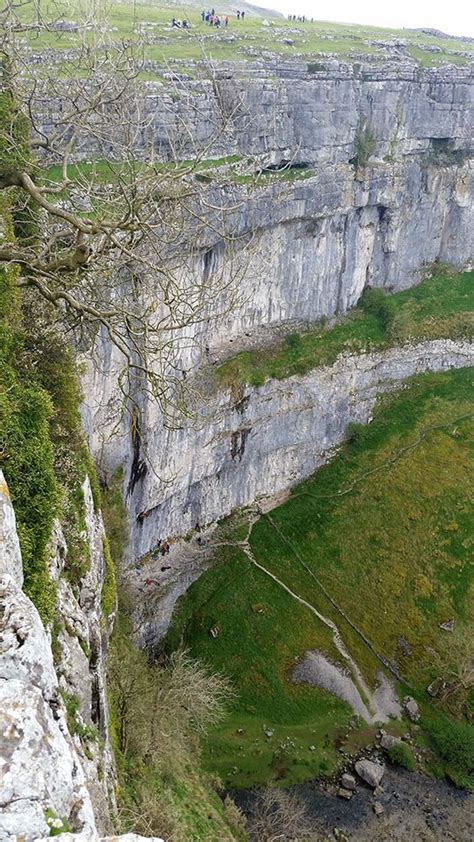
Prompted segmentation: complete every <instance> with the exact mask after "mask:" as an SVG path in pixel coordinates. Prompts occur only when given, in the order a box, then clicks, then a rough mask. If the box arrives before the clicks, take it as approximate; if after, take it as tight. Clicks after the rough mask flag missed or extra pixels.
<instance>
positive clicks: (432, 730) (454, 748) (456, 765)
mask: <svg viewBox="0 0 474 842" xmlns="http://www.w3.org/2000/svg"><path fill="white" fill-rule="evenodd" d="M429 734H430V737H431V742H432V744H433V748H434V749H435V750H436V752H437V753H438V754H439V756H440V757H441V758H442V759H443V760H444V762H445V764H446V774H447V775H448V777H449V778H451V780H452V781H454V783H456V784H458V786H464V787H466V788H468V789H474V726H472V725H469V724H468V723H466V722H453V721H451V720H449V719H438V720H436V722H434V723H432V724H431V725H430V726H429Z"/></svg>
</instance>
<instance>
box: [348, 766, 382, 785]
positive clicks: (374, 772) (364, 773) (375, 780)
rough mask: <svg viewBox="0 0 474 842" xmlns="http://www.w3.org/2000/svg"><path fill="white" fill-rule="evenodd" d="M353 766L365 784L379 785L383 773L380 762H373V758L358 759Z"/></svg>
mask: <svg viewBox="0 0 474 842" xmlns="http://www.w3.org/2000/svg"><path fill="white" fill-rule="evenodd" d="M354 768H355V770H356V772H357V774H358V775H359V778H362V780H363V781H365V782H366V784H369V786H371V787H374V788H375V787H376V786H379V785H380V783H381V781H382V778H383V776H384V774H385V766H383V765H382V764H381V763H374V761H373V760H358V761H357V762H356V763H355V764H354Z"/></svg>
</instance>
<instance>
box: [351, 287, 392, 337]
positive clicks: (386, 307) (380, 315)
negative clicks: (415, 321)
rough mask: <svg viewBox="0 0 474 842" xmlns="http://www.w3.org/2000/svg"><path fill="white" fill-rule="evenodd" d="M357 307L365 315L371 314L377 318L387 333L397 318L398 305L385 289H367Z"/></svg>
mask: <svg viewBox="0 0 474 842" xmlns="http://www.w3.org/2000/svg"><path fill="white" fill-rule="evenodd" d="M357 306H358V307H360V308H361V310H363V311H364V313H371V314H372V315H374V316H376V317H377V319H378V320H379V321H380V323H381V325H382V327H383V329H384V330H385V331H387V330H388V329H389V327H390V325H391V323H392V321H393V319H394V317H395V312H396V304H395V302H394V300H393V298H390V297H389V296H388V295H387V293H386V292H385V290H383V289H379V288H371V287H366V289H364V291H363V293H362V295H361V297H360V298H359V301H358V302H357Z"/></svg>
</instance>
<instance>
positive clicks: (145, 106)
mask: <svg viewBox="0 0 474 842" xmlns="http://www.w3.org/2000/svg"><path fill="white" fill-rule="evenodd" d="M97 7H98V4H93V8H94V14H93V13H92V12H88V13H87V14H86V15H85V18H84V19H83V21H82V22H81V23H80V25H79V24H78V25H77V27H75V32H74V39H75V40H74V47H73V48H72V49H70V50H69V51H68V55H67V62H68V63H67V68H66V65H65V64H64V63H63V64H62V65H61V64H59V65H58V62H57V60H55V59H54V60H53V58H51V57H48V56H47V57H46V59H45V61H44V63H41V62H40V63H39V64H38V63H36V64H35V62H36V60H37V58H38V56H37V54H35V53H34V52H32V50H31V38H32V37H33V35H34V34H36V33H39V34H41V33H45V32H48V33H51V32H54V33H55V34H56V35H58V37H59V35H60V34H61V29H60V23H61V20H60V15H59V13H58V14H57V15H56V17H55V16H54V15H52V16H50V18H49V20H48V21H45V20H44V19H43V18H42V16H41V7H40V4H39V3H38V2H34V0H31V2H30V1H29V0H25V1H23V0H19V2H14V0H3V5H2V7H1V10H0V33H1V34H0V73H1V84H2V92H1V94H0V96H1V97H2V109H1V113H2V118H1V122H0V191H1V192H3V193H4V194H6V195H8V197H9V201H10V204H11V207H12V211H13V217H14V220H15V226H14V230H15V236H9V237H8V236H7V237H6V236H4V237H3V238H0V265H14V266H15V267H16V272H17V283H18V286H19V287H21V288H22V289H29V290H31V291H33V293H34V294H36V295H39V296H41V298H42V299H43V300H45V301H47V302H48V303H49V304H50V305H52V306H53V307H54V308H55V309H56V311H57V315H58V318H59V319H60V320H61V321H62V322H63V324H64V325H65V326H66V327H67V329H71V330H74V331H75V333H76V334H77V335H78V336H79V337H82V341H84V342H89V343H92V344H93V340H94V338H95V337H96V335H97V331H98V330H100V331H104V332H105V335H106V336H107V338H108V340H110V342H111V343H112V345H113V346H114V348H115V349H116V351H117V352H118V356H119V359H120V361H121V362H120V366H119V368H120V370H119V372H118V385H119V388H120V389H121V390H122V393H123V395H124V396H125V397H126V398H130V397H131V396H132V395H133V393H134V392H136V389H137V388H138V387H139V388H141V389H145V390H147V391H148V392H149V393H150V394H151V395H152V396H153V398H155V399H156V400H158V401H159V402H160V404H161V406H162V409H163V411H164V413H165V415H167V416H168V417H169V418H171V416H172V415H173V413H174V412H175V409H176V407H178V409H179V410H180V411H183V409H184V407H183V404H182V402H180V394H181V391H180V390H181V386H182V384H183V379H185V377H186V374H187V369H186V366H187V365H189V362H186V360H187V361H189V360H190V359H191V358H192V355H190V354H189V353H187V351H188V350H189V346H191V345H193V343H195V342H196V337H197V336H198V335H199V334H200V333H201V332H202V330H201V328H202V329H203V330H204V327H206V326H207V325H209V324H210V323H212V322H213V321H215V320H218V319H222V318H223V317H224V316H225V315H226V314H227V313H228V312H229V311H230V310H232V308H233V307H234V306H235V302H236V301H237V300H238V298H239V297H241V291H240V290H241V283H240V282H241V280H242V279H243V277H245V275H246V273H247V272H248V269H249V264H250V261H251V260H252V258H253V256H254V254H255V237H254V235H253V234H252V233H251V232H249V231H248V230H243V229H242V222H241V214H240V213H239V211H240V210H241V207H242V203H243V202H244V201H245V197H246V196H248V191H249V189H251V188H252V180H253V174H255V170H254V169H252V167H250V169H249V168H248V166H249V165H247V164H242V165H241V172H242V173H244V175H245V173H247V175H246V176H245V178H244V179H240V182H241V183H239V184H236V179H235V172H234V170H233V169H232V167H230V166H229V165H228V164H227V163H226V161H223V162H222V161H220V162H219V161H217V162H214V164H213V165H212V167H211V177H210V176H209V167H208V163H206V162H209V159H211V157H212V156H213V155H214V150H215V149H218V148H223V147H222V142H223V138H224V137H225V136H226V133H228V131H229V127H230V126H231V125H232V121H233V119H234V118H235V117H236V115H237V114H238V113H239V110H240V109H241V103H240V102H239V101H238V99H236V100H232V98H231V99H229V98H227V99H226V98H225V97H224V96H223V95H222V92H221V91H220V88H219V84H218V81H217V80H216V79H215V78H214V77H213V70H212V67H209V66H207V68H206V71H205V72H206V75H207V83H206V84H211V85H213V89H214V92H215V93H216V96H215V97H214V101H215V102H217V103H218V104H219V107H218V109H217V113H215V114H214V113H213V115H209V113H206V114H204V115H203V114H200V113H194V114H193V110H194V111H195V112H198V111H199V109H202V108H203V107H205V106H203V105H202V103H201V104H200V103H199V101H198V100H199V98H196V97H194V100H196V101H197V104H194V103H193V96H190V95H189V93H188V92H186V90H185V89H184V88H183V87H182V85H181V83H180V81H179V79H178V78H175V79H173V78H170V79H169V80H168V87H167V89H166V91H165V93H164V94H162V95H161V96H160V97H159V98H158V99H157V98H156V97H154V98H153V97H152V100H153V107H154V109H156V107H157V102H158V103H159V105H158V107H160V108H161V109H164V110H165V111H166V110H168V111H169V115H170V120H169V123H170V126H171V128H170V131H169V132H168V134H167V136H166V137H165V138H163V137H161V138H160V139H159V142H158V140H157V138H156V136H155V132H154V119H155V116H156V115H155V111H154V110H153V108H151V109H150V103H149V100H150V94H149V88H148V87H147V85H146V83H145V82H144V81H143V80H142V79H141V73H142V71H143V68H144V63H143V50H142V46H143V45H142V44H141V42H140V39H138V38H134V39H131V40H129V41H127V42H125V41H118V40H114V38H113V33H111V32H110V31H109V30H108V28H107V26H105V25H104V19H103V18H102V17H101V16H99V17H98V16H97ZM49 8H50V7H49ZM28 39H30V40H28ZM46 52H47V51H46ZM66 74H67V75H66ZM169 75H170V76H172V74H169ZM175 99H178V100H179V101H180V102H181V101H182V102H183V108H182V116H180V109H179V108H177V107H176V103H175V102H174V101H173V100H175ZM240 116H241V115H240ZM210 117H212V119H210ZM204 118H205V120H206V121H207V124H209V122H211V123H212V125H211V126H209V129H208V132H207V134H206V137H205V138H204V139H199V140H198V139H197V137H196V133H195V126H196V125H197V124H198V123H199V122H200V121H201V122H202V121H203V120H204ZM162 122H163V121H162ZM164 122H165V123H166V120H165V121H164ZM245 166H246V167H247V169H246V170H245V169H242V167H245ZM242 181H244V182H245V183H244V184H242ZM183 360H185V362H184V363H183Z"/></svg>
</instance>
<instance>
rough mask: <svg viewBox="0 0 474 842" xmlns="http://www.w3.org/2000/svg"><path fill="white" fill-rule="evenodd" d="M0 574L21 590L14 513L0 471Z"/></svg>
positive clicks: (20, 565)
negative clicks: (6, 576) (13, 582)
mask: <svg viewBox="0 0 474 842" xmlns="http://www.w3.org/2000/svg"><path fill="white" fill-rule="evenodd" d="M0 535H1V536H2V540H1V541H0V572H1V574H2V575H9V576H11V577H12V579H13V580H14V581H15V583H16V584H17V585H19V587H20V588H21V586H22V584H23V566H22V563H21V552H20V542H19V541H18V534H17V531H16V521H15V512H14V511H13V506H12V503H11V500H10V493H9V491H8V486H7V484H6V482H5V477H4V476H3V471H1V470H0Z"/></svg>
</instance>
